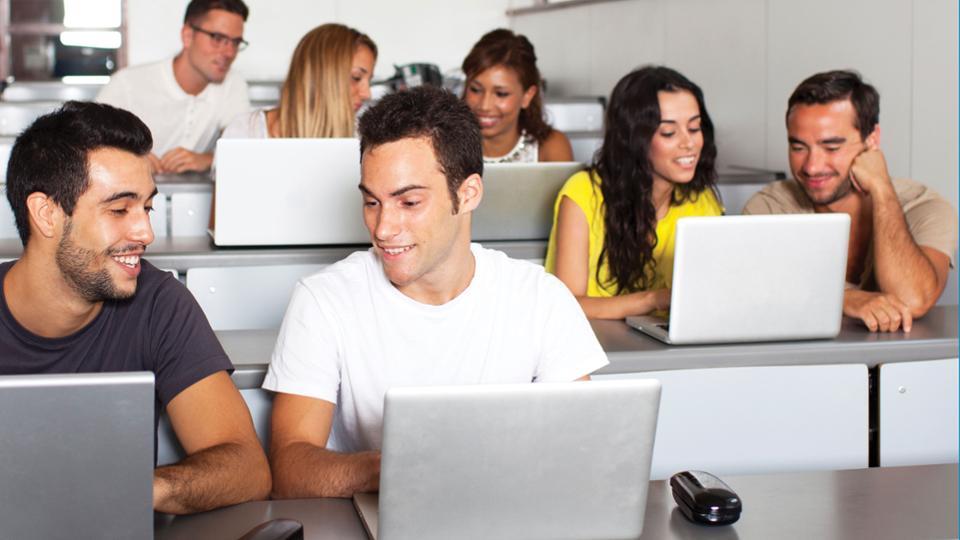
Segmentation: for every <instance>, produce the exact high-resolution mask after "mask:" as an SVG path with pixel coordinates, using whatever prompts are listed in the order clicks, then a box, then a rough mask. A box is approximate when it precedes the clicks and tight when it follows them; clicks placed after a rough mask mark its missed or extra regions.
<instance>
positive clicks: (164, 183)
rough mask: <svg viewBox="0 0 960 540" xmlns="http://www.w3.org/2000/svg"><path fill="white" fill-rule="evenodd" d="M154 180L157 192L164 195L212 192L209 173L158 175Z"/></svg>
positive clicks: (211, 181)
mask: <svg viewBox="0 0 960 540" xmlns="http://www.w3.org/2000/svg"><path fill="white" fill-rule="evenodd" d="M153 178H154V180H156V182H157V190H158V191H160V193H163V194H164V195H172V194H174V193H210V192H211V191H213V180H211V178H210V174H209V173H205V172H203V173H198V172H191V173H181V174H158V175H155V176H154V177H153Z"/></svg>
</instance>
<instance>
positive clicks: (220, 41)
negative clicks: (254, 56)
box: [190, 24, 249, 51]
mask: <svg viewBox="0 0 960 540" xmlns="http://www.w3.org/2000/svg"><path fill="white" fill-rule="evenodd" d="M190 28H193V31H194V32H200V33H201V34H205V35H206V36H208V37H209V38H210V39H211V40H213V44H214V45H216V46H217V47H225V46H226V45H227V43H229V44H231V45H233V46H234V47H235V48H236V49H237V50H238V51H242V50H244V49H246V48H247V45H249V43H247V42H246V41H245V40H244V39H243V38H232V37H230V36H228V35H226V34H221V33H220V32H211V31H209V30H204V29H203V28H200V27H199V26H194V25H192V24H191V25H190Z"/></svg>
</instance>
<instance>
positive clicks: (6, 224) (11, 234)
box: [0, 184, 20, 258]
mask: <svg viewBox="0 0 960 540" xmlns="http://www.w3.org/2000/svg"><path fill="white" fill-rule="evenodd" d="M0 199H2V200H0V238H14V239H16V240H18V241H19V240H20V235H19V234H17V222H16V220H15V219H14V217H13V209H12V208H10V202H9V201H7V185H6V184H0ZM18 256H19V255H18ZM5 258H15V257H5Z"/></svg>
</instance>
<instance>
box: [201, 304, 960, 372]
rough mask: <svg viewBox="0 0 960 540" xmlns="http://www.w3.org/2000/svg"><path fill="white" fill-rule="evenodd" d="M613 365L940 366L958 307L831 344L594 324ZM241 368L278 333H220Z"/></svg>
mask: <svg viewBox="0 0 960 540" xmlns="http://www.w3.org/2000/svg"><path fill="white" fill-rule="evenodd" d="M590 324H591V325H592V326H593V330H594V332H595V333H596V334H597V338H598V339H599V340H600V344H601V345H602V346H603V349H604V350H605V351H606V352H607V357H608V358H609V359H610V365H608V366H607V367H605V368H603V369H601V370H600V371H599V372H598V373H601V374H610V373H636V372H644V371H661V370H672V369H700V368H721V367H725V368H728V367H749V366H781V365H803V364H811V365H814V364H852V363H855V364H866V365H868V366H870V367H873V366H876V365H878V364H882V363H886V362H909V361H917V360H939V359H944V358H956V357H957V354H958V353H957V346H958V345H957V344H958V341H957V306H935V307H934V308H933V309H932V310H930V312H929V313H927V315H926V316H925V317H924V318H922V319H919V320H917V321H916V322H915V323H914V326H913V331H912V332H911V333H910V334H905V333H903V332H897V333H893V334H874V333H871V332H869V331H868V330H867V329H866V328H864V327H862V326H861V325H860V323H858V322H857V321H854V320H847V319H844V322H843V328H842V330H841V332H840V335H839V336H838V337H837V338H836V339H832V340H813V341H787V342H775V343H741V344H733V345H696V346H670V345H665V344H663V343H660V342H659V341H656V340H654V339H653V338H650V337H647V336H646V335H644V334H641V333H640V332H637V331H636V330H633V329H631V328H630V327H628V326H627V325H626V324H625V323H624V322H623V321H598V320H594V321H591V322H590ZM217 336H218V337H219V338H220V343H222V344H223V347H224V348H225V349H226V351H227V354H228V355H229V356H230V358H231V359H232V360H233V363H234V365H235V366H236V372H235V373H234V375H233V380H234V382H235V383H236V384H237V386H239V387H240V388H256V387H258V386H259V385H260V383H261V382H262V381H263V376H264V373H266V364H268V363H269V362H270V354H271V353H272V352H273V346H274V343H275V342H276V338H277V330H232V331H221V332H217Z"/></svg>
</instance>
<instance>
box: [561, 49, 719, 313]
mask: <svg viewBox="0 0 960 540" xmlns="http://www.w3.org/2000/svg"><path fill="white" fill-rule="evenodd" d="M713 136H714V133H713V123H712V122H711V121H710V115H708V114H707V109H706V106H705V105H704V101H703V92H702V91H701V90H700V87H698V86H697V85H696V84H694V83H693V82H691V81H690V80H689V79H687V78H686V77H684V76H683V75H681V74H680V73H678V72H676V71H674V70H672V69H670V68H666V67H653V66H650V67H643V68H640V69H638V70H636V71H633V72H632V73H630V74H628V75H627V76H625V77H624V78H623V79H621V80H620V82H618V83H617V85H616V87H615V88H614V89H613V93H612V94H611V96H610V103H609V106H608V107H607V112H606V119H605V125H604V137H603V145H602V146H601V148H600V150H599V151H598V152H597V155H596V156H595V157H594V161H593V164H592V166H591V167H590V168H589V169H587V170H586V171H582V172H579V173H577V174H575V175H574V176H572V177H571V178H570V179H569V180H567V182H566V184H565V185H564V187H563V189H561V191H560V194H559V195H558V196H557V200H556V203H555V205H554V224H553V230H552V231H551V233H550V242H549V244H548V247H547V259H546V268H547V270H548V271H549V272H552V273H554V274H556V276H557V277H558V278H560V280H561V281H563V282H564V283H565V284H566V285H567V287H569V288H570V290H571V292H573V294H574V296H576V297H577V299H578V300H579V302H580V305H581V306H582V307H583V310H584V312H585V313H586V314H587V316H588V317H590V318H600V319H619V318H623V317H625V316H628V315H638V314H644V313H649V312H652V311H658V310H664V309H667V308H668V307H669V305H670V285H671V281H672V276H673V247H674V235H675V233H676V224H677V220H678V219H680V218H682V217H686V216H716V215H720V214H722V213H723V207H722V206H721V204H720V201H719V196H718V194H717V191H716V177H717V174H716V169H715V161H716V156H717V147H716V145H715V143H714V138H713Z"/></svg>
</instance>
